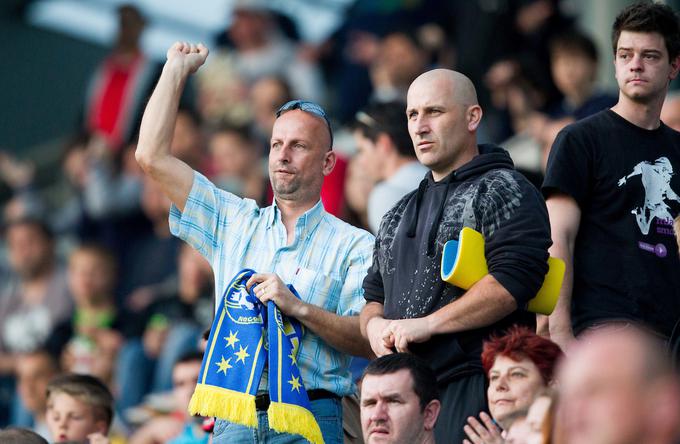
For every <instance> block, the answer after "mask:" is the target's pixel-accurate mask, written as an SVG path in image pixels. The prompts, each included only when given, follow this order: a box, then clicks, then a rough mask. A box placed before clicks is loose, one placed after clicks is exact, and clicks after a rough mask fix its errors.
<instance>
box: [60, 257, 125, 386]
mask: <svg viewBox="0 0 680 444" xmlns="http://www.w3.org/2000/svg"><path fill="white" fill-rule="evenodd" d="M116 272H117V265H116V261H115V258H114V257H113V254H112V253H111V252H110V251H108V250H107V249H105V248H103V247H101V246H99V245H96V244H84V245H81V246H79V247H77V248H76V249H75V250H74V251H73V252H72V253H71V256H70V257H69V264H68V280H69V289H70V291H71V294H72V295H73V299H74V301H75V305H76V306H75V311H74V314H73V318H72V319H69V320H67V321H64V322H62V323H61V324H59V325H57V327H56V328H55V330H54V333H53V334H52V336H51V338H50V340H49V345H50V347H51V349H54V350H60V351H61V368H62V369H63V370H64V371H65V372H70V373H83V374H89V375H93V376H96V377H98V378H99V379H101V380H102V381H104V382H105V383H106V384H107V385H109V386H110V385H111V382H112V378H113V376H114V375H113V370H114V368H115V362H116V358H117V356H118V351H119V350H120V347H121V345H122V343H123V330H124V323H125V321H126V320H128V319H129V317H127V316H125V315H123V314H122V313H121V312H120V310H119V309H118V307H116V299H115V294H114V288H115V286H116V277H117V275H116Z"/></svg>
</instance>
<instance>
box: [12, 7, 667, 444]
mask: <svg viewBox="0 0 680 444" xmlns="http://www.w3.org/2000/svg"><path fill="white" fill-rule="evenodd" d="M118 13H119V33H118V38H117V40H116V43H115V46H114V47H113V48H112V49H111V51H110V53H109V55H108V56H107V57H106V58H105V59H104V60H102V61H101V63H100V64H99V66H98V68H97V70H96V71H95V72H93V73H92V75H91V80H90V82H89V84H87V85H83V86H82V91H83V97H84V99H83V107H82V119H81V125H80V127H79V128H74V129H73V131H72V133H71V135H70V136H69V137H68V142H67V143H65V144H64V146H63V149H62V151H61V155H60V156H59V164H57V165H54V166H53V167H54V168H55V171H56V170H58V171H57V173H56V174H54V176H55V177H56V181H55V182H54V183H50V184H47V186H46V185H45V184H44V183H43V181H41V180H39V177H37V174H39V172H38V171H37V169H36V166H35V165H34V164H33V162H32V161H31V159H27V158H22V157H21V156H13V155H10V154H9V153H1V152H0V180H1V181H2V182H3V183H4V184H5V186H6V187H8V188H9V189H11V197H10V198H9V199H8V200H6V201H5V202H0V205H1V206H0V208H1V209H2V215H1V217H2V226H3V232H2V246H1V247H0V427H1V426H6V425H14V426H20V427H26V428H32V429H33V430H35V431H36V432H37V433H39V434H41V435H42V436H44V437H45V438H47V439H54V440H56V439H57V437H55V436H50V432H48V427H47V423H46V418H45V410H46V406H47V402H48V398H47V383H48V381H50V380H51V378H52V377H53V376H54V375H57V374H59V373H62V372H67V373H81V374H89V375H93V376H96V377H97V378H99V380H101V381H103V382H104V384H105V385H106V387H107V388H108V390H110V392H111V393H112V396H113V403H114V411H115V420H114V422H113V429H112V430H113V432H112V433H111V435H110V436H111V440H112V442H126V441H127V442H130V443H134V442H140V443H143V442H170V440H172V439H175V438H176V437H177V436H180V435H182V434H185V435H187V436H194V437H195V439H196V441H181V442H207V441H202V440H205V439H207V438H206V435H205V432H203V431H202V428H201V425H200V424H199V423H196V422H195V421H194V420H193V419H191V418H189V417H188V415H187V414H186V405H187V404H188V398H189V396H190V393H191V390H190V389H191V388H193V387H192V386H191V384H193V382H195V380H196V378H197V375H198V369H199V368H200V365H199V364H200V357H201V354H200V351H199V350H200V347H201V341H202V337H203V334H204V332H205V331H206V330H207V329H208V328H209V327H210V325H211V323H212V319H213V314H214V300H215V297H214V277H213V271H212V270H211V267H210V265H209V264H208V262H207V261H206V260H205V259H204V258H203V257H202V256H201V255H200V254H199V253H198V252H196V251H195V250H194V249H193V248H191V247H189V246H188V245H187V244H185V243H184V242H182V241H181V240H179V239H178V238H177V237H174V236H172V235H171V233H170V229H169V226H168V213H169V210H170V205H171V204H170V200H169V199H168V198H167V197H166V196H165V195H164V194H163V193H162V191H161V190H160V188H159V187H158V185H156V184H155V183H154V182H153V181H151V180H149V179H148V178H147V177H146V176H145V175H144V174H143V172H142V171H141V169H140V167H139V166H138V164H137V162H136V161H135V158H134V152H135V149H136V142H137V136H138V134H137V132H138V130H139V125H140V121H141V116H142V112H143V110H144V106H145V104H146V102H147V100H148V96H149V94H150V93H151V91H152V89H153V87H154V86H155V82H156V80H157V79H158V75H159V73H160V69H161V65H159V64H158V63H157V62H155V61H154V60H152V59H150V58H149V57H148V56H146V55H145V54H144V52H143V51H142V49H141V47H140V37H141V36H142V34H143V32H144V27H145V25H146V22H147V18H145V17H144V15H143V13H142V11H140V10H139V9H137V8H136V7H134V6H131V5H124V6H121V7H120V8H119V10H118ZM216 40H217V41H218V43H219V46H218V47H216V48H211V53H210V56H209V58H208V60H207V63H206V66H205V67H204V68H202V69H201V70H200V71H198V72H197V74H196V75H195V76H193V77H192V79H191V81H190V84H189V85H187V86H188V87H187V89H186V92H185V94H184V95H183V97H182V99H181V102H180V105H179V111H178V116H177V123H176V126H175V128H174V137H173V139H172V146H171V150H172V154H173V155H174V156H176V157H178V158H179V159H181V160H183V161H184V162H186V163H187V164H188V165H189V166H191V167H192V168H193V169H195V170H196V171H199V172H201V173H202V174H204V175H205V176H206V177H208V178H209V179H210V180H211V181H212V182H213V183H214V184H216V185H217V186H218V187H220V188H222V189H224V190H227V191H229V192H231V193H234V194H236V195H238V196H240V197H243V198H247V199H252V200H254V201H255V202H257V204H259V205H260V206H266V205H269V204H271V202H272V199H273V191H272V188H271V185H270V182H269V177H268V172H267V161H266V156H267V153H268V149H269V139H270V136H271V132H272V127H273V125H274V121H275V118H276V116H275V111H276V110H277V109H278V108H279V106H281V105H282V104H283V103H286V102H287V101H289V100H290V99H292V98H301V99H306V100H311V101H315V102H318V103H321V104H324V105H325V108H326V109H327V110H329V116H330V118H331V120H332V123H333V131H334V137H335V145H334V147H335V149H336V150H337V151H338V153H339V154H338V162H337V165H336V167H335V169H334V170H333V172H332V174H331V175H330V176H329V177H327V178H326V180H325V182H324V185H323V188H322V192H321V199H322V201H323V205H324V208H325V209H326V211H328V212H329V213H331V214H334V215H336V216H337V217H339V218H341V219H343V220H345V221H347V222H349V223H351V224H353V225H355V226H357V227H361V228H364V229H366V230H368V231H371V232H373V233H376V232H377V231H378V227H379V225H380V221H381V219H382V216H383V215H384V214H385V213H386V212H387V211H388V210H389V209H390V208H391V207H392V205H393V204H394V203H395V202H396V201H397V200H399V198H400V197H401V196H403V195H404V194H406V193H407V192H409V191H411V190H413V189H415V188H417V187H418V183H419V182H420V180H421V179H422V178H423V176H424V175H425V173H426V172H427V169H426V168H425V167H423V166H422V165H421V164H420V163H418V161H417V159H416V158H415V154H414V152H413V147H412V142H411V139H410V137H409V134H408V131H407V129H406V126H405V124H404V123H403V116H404V109H405V105H404V102H405V100H406V93H407V90H408V87H409V85H410V84H411V82H412V81H413V80H414V79H415V78H416V77H417V76H418V75H419V74H421V73H422V72H424V71H426V70H428V69H432V68H437V67H441V68H450V69H455V70H457V71H460V72H463V73H465V74H466V75H467V76H468V77H469V78H470V79H471V80H472V82H473V83H474V85H475V86H476V87H477V94H478V97H479V100H480V105H481V106H482V109H483V110H484V119H483V121H482V124H481V127H480V129H479V131H478V132H479V138H480V140H481V141H490V142H494V143H497V144H499V145H501V146H503V147H504V148H506V149H507V150H508V151H509V152H510V155H511V157H512V158H513V161H514V162H515V165H516V167H517V169H518V170H520V171H521V172H522V173H523V174H525V175H526V177H527V178H528V179H529V180H530V181H531V182H532V183H533V184H535V185H536V186H537V187H540V184H541V182H542V180H543V175H544V172H545V168H546V163H547V159H548V154H549V151H550V147H551V146H552V144H553V142H554V140H555V137H556V136H557V134H558V132H559V131H560V130H561V129H562V128H564V127H565V126H566V125H567V124H569V123H571V122H574V121H577V120H580V119H582V118H584V117H587V116H589V115H592V114H595V113H597V112H598V111H601V110H603V109H607V108H609V107H610V106H612V105H614V104H615V103H616V100H617V95H616V91H602V90H600V89H598V87H597V83H596V78H597V71H598V66H599V65H600V64H601V63H609V59H610V56H609V54H606V55H604V54H599V53H598V51H597V49H596V46H595V44H594V42H593V40H592V37H591V36H589V35H588V34H587V33H585V32H584V31H583V30H582V29H580V28H579V26H578V21H577V20H576V17H572V16H569V15H566V14H565V13H564V12H563V10H562V9H561V8H560V1H559V0H507V1H496V2H486V1H479V2H477V1H475V2H472V1H451V2H440V1H436V0H421V1H394V2H359V1H357V2H356V3H355V4H353V5H352V6H351V7H350V8H349V9H348V10H347V11H346V16H345V17H344V20H343V23H342V26H341V27H340V28H339V29H338V30H337V31H336V32H334V33H333V35H332V36H331V37H329V38H328V39H327V40H326V41H324V42H323V43H322V44H319V45H310V44H308V43H305V42H303V41H302V40H301V39H300V35H299V33H298V32H297V30H296V29H295V26H294V25H293V21H291V20H290V18H288V17H286V16H284V15H282V14H281V13H278V12H276V11H273V10H270V9H269V8H268V7H267V2H265V1H256V0H252V1H245V0H244V1H238V0H237V1H236V2H235V9H234V11H233V19H232V22H231V24H230V25H229V27H228V28H227V29H225V31H224V33H222V34H221V35H220V36H218V37H217V39H216ZM662 120H663V121H664V122H665V123H666V124H667V125H669V126H671V127H675V128H680V98H679V97H673V98H669V99H668V100H667V102H666V105H665V107H664V111H663V114H662ZM398 123H401V125H400V124H398ZM531 335H532V334H531V333H528V332H526V331H523V330H522V331H519V330H518V331H514V332H512V333H511V336H512V338H514V340H515V341H520V340H525V341H526V340H528V341H529V342H530V343H531V344H530V345H526V344H524V345H522V346H521V347H520V348H519V349H518V353H517V354H513V353H514V352H513V351H512V350H510V349H511V348H512V347H511V345H508V344H503V343H502V340H501V339H499V338H495V341H496V342H492V343H490V344H487V345H486V346H485V347H486V348H485V352H484V353H485V355H483V357H482V358H483V363H484V366H485V371H486V372H487V376H489V378H490V386H489V387H490V388H489V402H490V405H489V409H490V413H491V415H492V416H493V417H494V418H495V422H494V421H492V420H491V419H490V417H489V415H487V414H486V413H483V414H482V416H481V417H480V419H479V421H478V420H476V419H474V418H472V419H470V420H469V433H468V435H469V436H470V442H473V443H477V442H501V441H493V440H492V438H493V437H492V435H493V436H495V435H498V439H500V429H499V427H498V426H499V425H500V426H501V428H502V429H504V430H510V431H512V430H515V428H519V427H520V426H521V427H538V430H541V427H542V424H543V422H542V421H543V417H544V416H545V415H543V416H541V420H540V421H539V423H538V425H536V424H534V423H532V419H531V418H532V411H533V409H534V408H536V409H538V408H543V409H544V411H545V412H548V411H550V412H552V410H553V409H554V403H555V402H556V396H557V395H556V392H553V391H552V390H551V389H550V386H551V385H550V383H551V381H552V380H553V376H552V375H553V374H552V372H553V363H552V362H551V364H550V367H549V369H542V370H543V371H542V372H541V373H540V374H538V376H536V374H531V375H529V376H531V377H536V380H535V381H534V382H535V386H532V391H531V400H532V401H533V398H534V397H537V398H541V397H542V398H543V399H544V400H545V403H546V405H545V406H542V407H540V406H539V407H531V409H532V410H529V412H528V415H527V409H528V408H529V406H530V405H531V403H530V402H529V401H528V400H527V401H526V402H524V403H523V405H522V408H521V409H517V410H519V411H521V413H520V414H517V413H516V412H515V411H514V410H513V412H511V413H512V415H506V414H504V413H503V412H499V411H495V410H496V407H495V405H494V404H493V403H492V400H493V397H494V396H496V395H495V394H494V393H497V391H503V389H497V388H496V385H497V384H504V383H505V382H503V381H505V378H506V377H507V378H509V379H512V378H513V376H508V375H514V373H512V371H511V370H510V367H513V365H512V364H513V362H514V361H522V362H524V361H527V359H528V358H532V355H529V356H528V357H527V355H526V354H527V352H526V350H529V349H531V347H532V346H536V342H535V341H538V340H539V339H536V338H540V337H537V336H536V337H535V338H534V337H533V336H531ZM534 336H535V335H534ZM527 337H529V339H526V338H527ZM518 338H519V339H518ZM635 340H637V341H643V339H639V338H638V337H637V336H635V337H634V338H633V339H631V341H635ZM645 340H646V339H645ZM499 341H500V342H499ZM532 341H534V342H532ZM545 341H546V342H549V341H548V340H545ZM601 342H603V344H600V346H601V347H603V348H602V349H601V350H595V351H593V350H588V349H587V347H589V346H584V347H583V350H578V351H575V352H574V353H575V355H574V356H575V358H574V359H575V360H576V355H577V354H582V355H583V356H582V357H581V356H580V355H579V359H581V360H582V362H586V361H592V360H595V359H605V358H603V356H605V354H604V353H605V352H607V351H609V353H612V354H613V352H612V351H611V347H614V346H617V347H619V346H620V347H621V348H622V350H623V351H622V353H624V352H625V347H626V344H619V343H615V344H613V345H612V344H608V343H606V342H605V341H601ZM515 346H516V344H515ZM538 346H541V347H543V348H541V347H539V348H541V350H540V353H539V355H540V358H537V359H536V361H540V362H543V361H544V360H545V359H547V358H546V355H545V353H546V351H545V350H548V351H549V352H550V353H552V354H550V353H548V354H549V356H550V359H551V360H552V361H557V359H558V358H559V357H560V356H561V355H562V352H561V351H560V350H559V347H557V346H556V345H555V344H553V343H550V344H548V345H545V344H538ZM596 346H597V344H596V343H594V344H592V345H590V347H592V348H595V347H596ZM494 347H495V348H494ZM504 347H505V348H504ZM551 347H552V348H551ZM643 349H644V347H642V345H640V347H639V350H638V349H635V352H639V353H640V354H644V353H645V351H644V350H643ZM650 353H651V352H650ZM655 356H656V355H655ZM607 359H608V358H607ZM612 359H613V358H612ZM640 359H642V358H640ZM650 359H651V358H650ZM654 359H656V358H654ZM658 359H661V358H658ZM504 360H505V362H504ZM513 360H514V361H513ZM525 364H526V362H525ZM534 364H535V363H534ZM363 365H365V364H362V363H361V362H360V361H358V360H357V373H356V375H355V376H356V378H357V379H358V378H359V376H360V374H361V369H362V368H363ZM665 365H666V364H664V365H661V367H662V368H664V369H665V368H666V367H665ZM576 366H577V364H573V365H572V364H567V365H566V366H565V368H563V369H562V372H563V376H564V385H565V391H564V393H560V396H562V397H564V398H565V399H569V397H576V396H577V394H578V393H580V392H579V391H581V392H582V391H584V390H587V388H592V391H593V392H594V391H597V389H598V387H600V386H599V385H597V384H598V383H596V382H592V381H589V382H590V383H591V384H595V386H589V385H586V383H585V382H583V381H581V379H584V378H586V377H587V376H588V375H589V373H588V371H589V370H579V369H577V368H576ZM529 367H531V366H529ZM534 367H535V365H534ZM532 370H533V367H532ZM643 373H644V372H643ZM494 375H496V377H495V379H494ZM645 375H646V374H645ZM665 375H666V374H665V373H664V374H663V375H662V376H663V377H665ZM529 376H527V377H529ZM606 376H607V375H605V376H602V377H601V378H600V380H602V378H604V379H606ZM662 376H659V377H658V378H662ZM598 377H600V376H599V375H598ZM593 378H595V376H593ZM650 378H652V379H654V378H656V376H655V375H652V376H650ZM654 380H656V379H654ZM498 381H501V382H498ZM598 381H599V380H598ZM190 386H191V387H190ZM492 388H493V389H492ZM672 388H673V390H677V387H676V386H672ZM493 390H496V391H493ZM669 390H670V389H669ZM169 393H172V395H168V394H169ZM526 396H529V395H526ZM627 401H629V400H627ZM650 402H652V401H650ZM653 402H663V401H658V400H654V401H653ZM535 405H536V404H534V406H535ZM624 405H625V406H628V407H633V406H632V405H631V403H630V402H629V403H627V404H621V405H619V407H623V406H624ZM571 408H572V409H573V412H572V413H570V415H576V416H569V421H576V419H573V418H575V417H577V416H578V415H577V413H578V410H579V407H578V405H577V404H574V405H572V407H571ZM649 408H650V409H654V408H655V407H654V406H652V405H649ZM501 410H502V409H501ZM624 410H625V409H619V410H617V412H619V413H621V414H622V415H623V414H625V411H624ZM636 411H637V410H636ZM676 413H678V412H676ZM513 415H514V416H513ZM612 415H613V413H612ZM629 416H630V415H629ZM583 421H584V422H583V424H580V425H578V427H586V425H584V424H586V423H585V421H586V420H585V419H583ZM520 423H521V425H520ZM662 425H664V426H665V423H663V424H662ZM575 427H576V426H575ZM53 430H54V429H53ZM105 432H106V430H104V433H105ZM359 435H360V433H359ZM482 435H483V436H484V439H482V438H480V437H481V436H482ZM487 435H488V436H487ZM355 438H356V439H357V440H360V436H358V437H357V436H355ZM506 438H507V439H508V441H507V442H527V441H524V440H517V441H512V435H510V436H507V437H506ZM477 439H480V440H479V441H478V440H477ZM177 442H180V441H177ZM354 442H358V441H354ZM532 442H553V441H532ZM555 442H556V441H555ZM602 442H604V441H602ZM648 442H652V441H648Z"/></svg>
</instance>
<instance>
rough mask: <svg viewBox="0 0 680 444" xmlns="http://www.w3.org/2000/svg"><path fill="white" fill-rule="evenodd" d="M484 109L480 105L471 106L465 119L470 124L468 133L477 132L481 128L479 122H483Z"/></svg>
mask: <svg viewBox="0 0 680 444" xmlns="http://www.w3.org/2000/svg"><path fill="white" fill-rule="evenodd" d="M482 114H483V113H482V107H481V106H479V105H472V106H469V107H468V109H467V111H466V114H465V118H466V119H467V122H468V131H471V132H472V131H476V130H477V127H478V126H479V122H481V121H482Z"/></svg>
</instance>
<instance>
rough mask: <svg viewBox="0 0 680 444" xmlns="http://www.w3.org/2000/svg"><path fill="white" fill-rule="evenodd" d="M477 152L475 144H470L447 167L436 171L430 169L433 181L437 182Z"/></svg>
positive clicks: (469, 159)
mask: <svg viewBox="0 0 680 444" xmlns="http://www.w3.org/2000/svg"><path fill="white" fill-rule="evenodd" d="M477 154H479V150H478V149H477V144H476V143H475V144H474V145H471V146H469V147H468V148H466V149H465V150H463V151H462V152H461V154H460V155H459V156H458V158H457V159H456V160H455V162H453V163H452V164H451V165H449V166H448V167H447V168H442V169H440V170H438V171H435V170H432V178H433V179H434V181H435V182H439V181H440V180H442V179H443V178H445V177H446V176H448V175H449V174H451V173H452V172H453V171H455V170H457V169H458V168H460V167H462V166H463V165H465V164H466V163H468V162H470V161H471V160H472V159H473V158H474V157H475V156H476V155H477Z"/></svg>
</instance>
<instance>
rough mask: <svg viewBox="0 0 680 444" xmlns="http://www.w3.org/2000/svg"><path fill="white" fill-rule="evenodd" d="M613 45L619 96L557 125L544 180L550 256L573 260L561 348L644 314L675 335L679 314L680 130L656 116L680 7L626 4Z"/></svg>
mask: <svg viewBox="0 0 680 444" xmlns="http://www.w3.org/2000/svg"><path fill="white" fill-rule="evenodd" d="M612 50H613V54H614V58H615V62H614V66H615V72H616V80H617V82H618V85H619V100H618V102H617V104H616V105H615V106H613V107H612V108H611V109H609V110H605V111H602V112H600V113H598V114H595V115H593V116H591V117H589V118H587V119H584V120H581V121H579V122H576V123H574V124H572V125H569V126H568V127H566V128H565V129H564V130H562V131H561V132H560V134H559V135H558V137H557V139H556V140H555V143H554V144H553V147H552V150H551V153H550V158H549V160H548V168H547V172H546V178H545V181H544V183H543V188H542V191H543V194H544V196H545V198H546V201H547V206H548V211H549V213H550V224H551V232H552V239H553V246H552V248H551V254H552V255H553V256H556V257H559V258H562V259H564V261H565V262H566V265H567V269H566V274H565V279H564V283H563V285H562V290H561V292H560V297H559V299H558V302H557V306H556V308H555V310H554V311H553V313H552V314H551V315H550V318H549V331H550V337H551V338H552V339H553V340H554V341H555V342H557V343H558V344H560V345H561V346H562V348H566V347H568V346H569V344H571V343H572V342H573V341H574V336H575V335H576V336H578V335H579V334H581V333H583V332H584V331H586V330H588V329H590V328H595V327H597V326H598V325H601V324H603V323H607V322H641V323H644V324H645V325H646V326H647V328H650V329H652V330H654V331H656V332H657V333H658V334H659V335H661V336H663V337H666V338H668V337H669V336H670V335H671V332H672V331H673V329H674V327H675V325H676V322H677V321H678V319H680V273H678V270H680V260H679V259H678V249H677V244H676V242H675V238H674V233H673V229H672V225H673V219H674V217H675V216H677V215H678V214H680V197H678V194H677V193H678V192H680V178H679V177H678V176H677V175H676V174H675V173H674V171H677V170H678V169H680V134H678V133H677V132H676V131H673V130H671V129H670V128H668V127H667V126H666V125H664V124H663V123H662V122H661V121H660V120H659V116H660V113H661V108H662V105H663V102H664V99H665V97H666V93H667V91H668V85H669V83H670V81H671V80H672V79H674V78H675V77H676V76H677V74H678V69H680V59H678V57H679V56H680V22H679V19H678V15H677V14H676V13H675V11H673V9H672V8H670V7H669V6H667V5H662V4H659V3H636V4H634V5H631V6H629V7H627V8H625V9H624V10H623V11H621V13H619V15H618V16H617V17H616V20H615V21H614V26H613V28H612ZM605 258H606V261H605ZM543 330H545V327H543Z"/></svg>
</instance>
